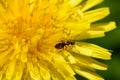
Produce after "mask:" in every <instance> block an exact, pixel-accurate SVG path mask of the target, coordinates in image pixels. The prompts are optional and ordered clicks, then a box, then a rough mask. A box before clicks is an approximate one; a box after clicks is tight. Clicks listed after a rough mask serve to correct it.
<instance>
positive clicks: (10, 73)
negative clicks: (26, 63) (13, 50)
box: [6, 59, 16, 80]
mask: <svg viewBox="0 0 120 80" xmlns="http://www.w3.org/2000/svg"><path fill="white" fill-rule="evenodd" d="M15 66H16V59H13V60H12V61H10V63H9V64H8V67H7V70H6V78H7V79H8V80H11V79H12V77H13V73H14V70H15Z"/></svg>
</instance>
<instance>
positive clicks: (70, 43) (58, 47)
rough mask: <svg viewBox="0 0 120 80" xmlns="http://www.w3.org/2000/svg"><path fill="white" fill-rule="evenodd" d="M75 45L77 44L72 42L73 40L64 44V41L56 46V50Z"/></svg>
mask: <svg viewBox="0 0 120 80" xmlns="http://www.w3.org/2000/svg"><path fill="white" fill-rule="evenodd" d="M74 44H75V42H74V41H71V40H69V41H67V42H64V41H62V42H60V43H57V44H56V45H55V48H56V49H63V48H64V47H65V46H67V45H74Z"/></svg>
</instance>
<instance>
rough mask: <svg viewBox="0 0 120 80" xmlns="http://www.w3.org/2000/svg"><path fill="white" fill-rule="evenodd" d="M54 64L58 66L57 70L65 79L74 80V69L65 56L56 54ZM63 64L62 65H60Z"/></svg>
mask: <svg viewBox="0 0 120 80" xmlns="http://www.w3.org/2000/svg"><path fill="white" fill-rule="evenodd" d="M54 61H55V63H54V66H56V67H57V70H58V71H59V72H60V74H61V75H62V76H63V77H64V79H65V80H68V79H69V80H72V79H73V76H74V74H75V73H74V71H73V70H72V68H71V67H70V66H69V64H68V63H67V62H66V61H65V60H64V58H63V57H62V56H60V55H55V56H54ZM61 64H62V66H60V65H61ZM68 75H69V76H68Z"/></svg>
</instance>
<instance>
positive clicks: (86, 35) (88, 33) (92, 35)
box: [75, 30, 105, 40]
mask: <svg viewBox="0 0 120 80" xmlns="http://www.w3.org/2000/svg"><path fill="white" fill-rule="evenodd" d="M104 35H105V34H104V31H95V30H91V31H90V30H88V31H83V32H81V33H80V34H79V35H77V36H76V35H75V36H76V37H75V39H79V40H83V39H89V38H97V37H103V36H104Z"/></svg>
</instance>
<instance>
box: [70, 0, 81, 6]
mask: <svg viewBox="0 0 120 80" xmlns="http://www.w3.org/2000/svg"><path fill="white" fill-rule="evenodd" d="M82 1H83V0H70V1H69V4H70V5H71V6H73V7H74V6H76V5H78V4H80V3H81V2H82Z"/></svg>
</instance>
